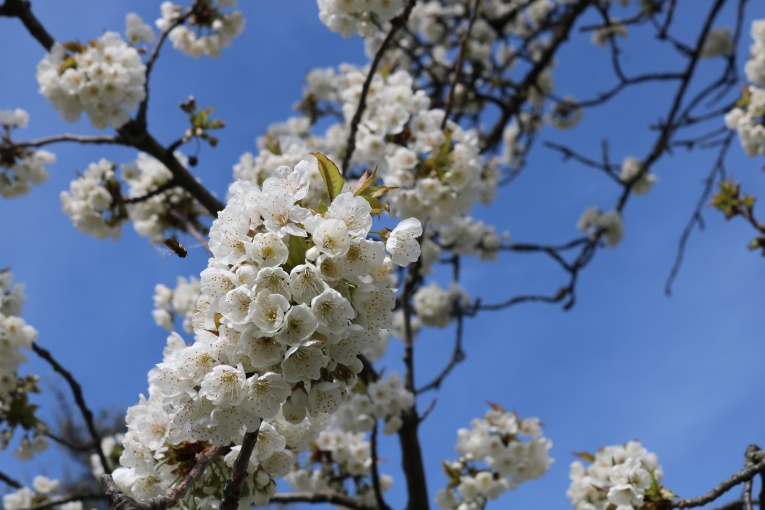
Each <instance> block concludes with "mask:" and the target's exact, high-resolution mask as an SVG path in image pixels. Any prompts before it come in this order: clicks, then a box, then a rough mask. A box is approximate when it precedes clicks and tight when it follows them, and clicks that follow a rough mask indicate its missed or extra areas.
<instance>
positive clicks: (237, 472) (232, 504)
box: [220, 429, 260, 510]
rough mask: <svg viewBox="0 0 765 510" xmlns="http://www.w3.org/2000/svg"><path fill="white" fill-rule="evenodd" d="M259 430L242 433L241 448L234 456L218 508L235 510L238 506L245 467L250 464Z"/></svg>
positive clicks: (245, 475) (245, 476)
mask: <svg viewBox="0 0 765 510" xmlns="http://www.w3.org/2000/svg"><path fill="white" fill-rule="evenodd" d="M259 432H260V429H256V430H255V431H254V432H247V433H246V434H245V435H244V441H242V449H241V450H239V455H237V456H236V460H235V461H234V469H233V471H232V473H231V477H230V478H229V479H228V481H227V482H226V486H225V487H224V488H223V499H222V500H221V502H220V510H237V509H238V508H239V500H240V499H241V498H242V484H244V479H245V478H247V468H248V467H249V465H250V457H252V451H253V450H254V449H255V444H256V443H257V442H258V433H259Z"/></svg>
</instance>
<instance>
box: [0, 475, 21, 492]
mask: <svg viewBox="0 0 765 510" xmlns="http://www.w3.org/2000/svg"><path fill="white" fill-rule="evenodd" d="M0 482H3V483H6V484H8V485H10V486H11V487H14V488H16V489H21V488H22V487H24V485H23V484H22V483H21V482H17V481H16V480H14V479H13V478H11V477H10V476H8V475H6V474H5V473H3V472H2V471H0Z"/></svg>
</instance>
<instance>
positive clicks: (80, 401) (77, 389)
mask: <svg viewBox="0 0 765 510" xmlns="http://www.w3.org/2000/svg"><path fill="white" fill-rule="evenodd" d="M32 350H34V351H35V353H36V354H37V355H38V356H40V357H41V358H42V359H44V360H45V361H47V362H48V363H49V364H50V366H52V367H53V370H55V371H56V372H58V373H59V374H60V375H61V376H62V377H63V378H64V379H66V382H67V383H68V384H69V388H71V390H72V395H73V396H74V401H75V403H76V404H77V407H78V408H79V409H80V413H81V414H82V418H83V419H84V420H85V425H86V426H87V427H88V432H89V433H90V437H91V439H93V449H94V450H95V451H96V454H98V459H99V460H100V461H101V466H102V467H103V468H104V473H107V474H109V473H111V472H112V470H111V468H110V467H109V463H108V462H107V460H106V455H104V451H103V449H102V448H101V435H100V434H99V433H98V431H97V430H96V425H95V422H94V421H93V412H92V411H91V410H90V408H89V407H88V404H87V403H85V397H84V395H83V394H82V386H80V383H78V382H77V380H76V379H75V378H74V376H73V375H72V373H71V372H69V371H68V370H67V369H66V368H64V367H63V366H62V365H61V363H59V362H58V361H56V359H55V358H54V357H53V355H52V354H51V353H50V351H48V350H47V349H44V348H42V347H40V346H39V345H37V343H36V342H34V343H32Z"/></svg>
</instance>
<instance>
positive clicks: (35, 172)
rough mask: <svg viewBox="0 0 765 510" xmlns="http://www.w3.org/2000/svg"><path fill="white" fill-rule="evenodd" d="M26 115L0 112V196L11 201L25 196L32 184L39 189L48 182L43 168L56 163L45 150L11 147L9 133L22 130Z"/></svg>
mask: <svg viewBox="0 0 765 510" xmlns="http://www.w3.org/2000/svg"><path fill="white" fill-rule="evenodd" d="M28 122H29V114H28V113H27V112H25V111H24V110H21V109H19V108H17V109H15V110H0V128H2V130H3V132H2V139H0V196H2V197H3V198H14V197H18V196H21V195H26V194H27V193H29V191H30V190H31V189H32V184H36V185H38V186H39V185H40V184H42V183H44V182H45V181H47V180H48V177H49V174H48V171H47V170H46V169H45V165H50V164H53V163H55V162H56V156H55V155H54V154H53V153H51V152H48V151H46V150H42V149H41V150H37V151H34V150H31V149H29V148H26V147H14V146H13V142H12V141H11V133H12V130H13V129H15V128H25V127H27V123H28Z"/></svg>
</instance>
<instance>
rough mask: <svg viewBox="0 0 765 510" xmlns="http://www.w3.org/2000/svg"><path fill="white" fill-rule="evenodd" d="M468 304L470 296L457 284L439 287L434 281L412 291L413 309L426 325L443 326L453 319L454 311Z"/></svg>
mask: <svg viewBox="0 0 765 510" xmlns="http://www.w3.org/2000/svg"><path fill="white" fill-rule="evenodd" d="M468 304H470V298H469V297H468V295H467V294H465V291H464V290H463V289H462V288H461V287H460V286H459V285H458V284H453V285H452V287H451V288H450V289H449V290H446V289H443V288H441V286H439V285H438V284H437V283H436V282H430V285H428V286H423V287H420V288H419V289H417V292H415V293H414V311H415V312H417V317H419V318H420V321H422V323H423V324H424V325H426V326H430V327H433V328H445V327H446V326H448V325H449V324H451V322H452V321H453V320H454V313H455V311H457V309H459V308H460V307H461V306H467V305H468Z"/></svg>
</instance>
